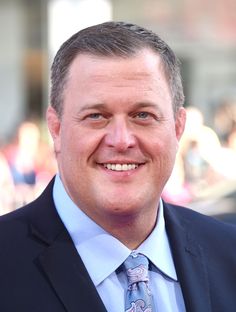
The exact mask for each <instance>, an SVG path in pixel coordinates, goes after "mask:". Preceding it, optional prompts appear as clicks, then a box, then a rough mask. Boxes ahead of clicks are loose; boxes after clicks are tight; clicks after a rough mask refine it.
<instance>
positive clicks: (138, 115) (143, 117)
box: [135, 112, 150, 119]
mask: <svg viewBox="0 0 236 312" xmlns="http://www.w3.org/2000/svg"><path fill="white" fill-rule="evenodd" d="M135 117H138V118H140V119H147V118H148V117H150V114H149V113H147V112H139V113H137V114H136V116H135Z"/></svg>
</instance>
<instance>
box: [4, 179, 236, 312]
mask: <svg viewBox="0 0 236 312" xmlns="http://www.w3.org/2000/svg"><path fill="white" fill-rule="evenodd" d="M52 186H53V181H52V182H51V183H50V184H49V186H48V187H47V188H46V190H45V191H44V193H43V194H42V195H41V196H40V197H39V198H38V199H37V200H36V201H34V202H33V203H31V204H29V205H27V206H26V207H24V208H20V209H18V210H17V211H15V212H13V213H11V214H8V215H5V216H2V217H1V218H0V311H1V312H62V311H64V312H65V311H68V312H78V311H81V312H82V311H88V312H90V311H91V312H104V311H106V310H105V307H104V305H103V303H102V302H101V300H100V298H99V295H98V294H97V291H96V289H95V287H94V285H93V283H92V281H91V280H90V277H89V275H88V273H87V271H86V268H85V267H84V264H83V262H82V261H81V259H80V257H79V255H78V254H77V251H76V249H75V247H74V245H73V243H72V241H71V238H70V236H69V235H68V232H67V230H66V229H65V227H64V225H63V224H62V222H61V220H60V218H59V216H58V215H57V212H56V209H55V207H54V203H53V200H52ZM164 212H165V220H166V227H167V232H168V236H169V240H170V245H171V249H172V252H173V258H174V262H175V266H176V271H177V275H178V278H179V281H180V285H181V288H182V292H183V296H184V300H185V305H186V309H187V311H189V312H210V311H214V312H217V311H219V312H230V311H236V228H235V227H234V226H232V225H227V224H224V223H221V222H219V221H216V220H214V219H211V218H208V217H206V216H203V215H200V214H198V213H195V212H193V211H191V210H189V209H185V208H182V207H177V206H173V205H168V204H164ZM157 252H158V246H157ZM94 256H95V257H96V255H94ZM115 300H117V299H115ZM111 312H112V311H111ZM163 312H164V311H163Z"/></svg>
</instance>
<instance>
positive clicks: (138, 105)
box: [79, 102, 160, 112]
mask: <svg viewBox="0 0 236 312" xmlns="http://www.w3.org/2000/svg"><path fill="white" fill-rule="evenodd" d="M147 107H151V108H154V109H155V110H157V111H160V109H159V106H158V105H157V104H155V103H153V102H137V103H135V104H132V105H131V108H133V109H140V108H147ZM92 109H97V110H105V109H107V105H106V104H104V103H97V104H86V105H85V106H83V107H82V108H81V109H80V110H79V112H83V111H86V110H92Z"/></svg>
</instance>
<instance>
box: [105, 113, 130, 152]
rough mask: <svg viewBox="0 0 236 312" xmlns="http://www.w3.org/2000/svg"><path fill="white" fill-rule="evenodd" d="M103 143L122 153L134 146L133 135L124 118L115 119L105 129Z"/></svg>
mask: <svg viewBox="0 0 236 312" xmlns="http://www.w3.org/2000/svg"><path fill="white" fill-rule="evenodd" d="M105 143H106V145H107V146H108V147H112V148H114V149H115V150H116V151H117V152H124V151H126V150H127V149H129V148H132V147H134V146H135V144H136V138H135V135H134V133H133V131H132V129H131V126H130V125H129V124H128V121H127V120H125V118H116V119H114V120H112V121H111V123H110V125H109V126H108V128H107V134H106V136H105Z"/></svg>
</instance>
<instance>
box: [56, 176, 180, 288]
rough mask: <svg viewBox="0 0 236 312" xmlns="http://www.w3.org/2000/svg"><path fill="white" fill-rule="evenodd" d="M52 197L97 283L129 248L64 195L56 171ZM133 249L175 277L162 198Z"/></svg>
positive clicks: (114, 267) (113, 267) (116, 264)
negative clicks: (149, 229)
mask: <svg viewBox="0 0 236 312" xmlns="http://www.w3.org/2000/svg"><path fill="white" fill-rule="evenodd" d="M53 200H54V203H55V206H56V209H57V212H58V214H59V216H60V218H61V220H62V222H63V223H64V225H65V227H66V229H67V231H68V232H69V234H70V236H71V238H72V240H73V242H74V245H75V247H76V249H77V251H78V253H79V254H80V256H81V258H82V261H83V262H84V264H85V266H86V268H87V270H88V272H89V274H90V277H91V279H92V280H93V282H94V284H95V286H97V285H98V284H100V283H101V282H102V281H103V280H104V279H105V278H107V277H108V276H109V275H110V274H111V273H113V272H114V271H115V270H116V269H117V268H118V267H119V266H120V265H121V264H122V263H123V262H124V261H125V259H126V258H127V257H128V256H129V254H130V252H131V250H130V249H128V248H127V247H126V246H125V245H123V244H122V243H121V242H120V241H119V240H118V239H116V238H115V237H113V236H111V235H110V234H109V233H107V232H106V231H105V230H104V229H103V228H101V227H100V226H99V225H98V224H96V223H95V222H94V221H93V220H92V219H90V218H89V217H88V216H87V215H86V214H85V213H84V212H83V211H81V210H80V209H79V208H78V207H77V206H76V205H75V203H74V202H73V201H72V200H71V199H70V197H69V196H68V194H67V192H66V190H65V188H64V186H63V184H62V182H61V179H60V177H59V175H57V176H56V178H55V183H54V187H53ZM137 251H138V252H141V253H143V254H144V255H146V256H147V257H148V258H149V259H150V260H151V262H152V263H153V264H154V265H155V266H156V267H157V268H158V270H160V271H161V272H162V273H163V274H164V275H167V276H168V277H169V278H171V279H174V280H177V276H176V272H175V267H174V263H173V259H172V255H171V251H170V246H169V242H168V238H167V234H166V230H165V221H164V217H163V205H162V202H160V205H159V213H158V219H157V223H156V226H155V228H154V230H153V232H152V233H151V234H150V235H149V237H148V238H147V239H146V240H145V241H144V242H143V243H142V244H141V245H140V246H139V248H138V249H137ZM98 268H99V270H98Z"/></svg>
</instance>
